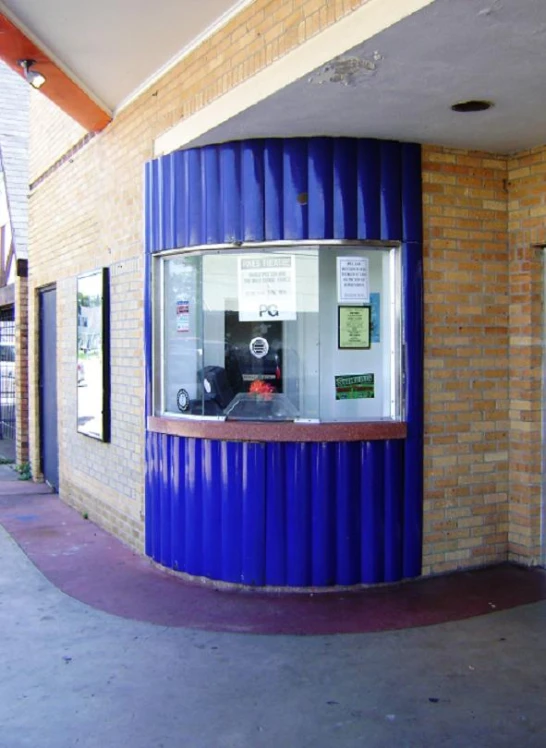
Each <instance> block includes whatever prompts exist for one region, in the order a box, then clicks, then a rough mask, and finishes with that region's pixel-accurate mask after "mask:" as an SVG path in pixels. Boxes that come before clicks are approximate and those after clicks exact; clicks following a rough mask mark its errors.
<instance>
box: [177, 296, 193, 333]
mask: <svg viewBox="0 0 546 748" xmlns="http://www.w3.org/2000/svg"><path fill="white" fill-rule="evenodd" d="M189 331H190V302H189V301H177V302H176V332H189Z"/></svg>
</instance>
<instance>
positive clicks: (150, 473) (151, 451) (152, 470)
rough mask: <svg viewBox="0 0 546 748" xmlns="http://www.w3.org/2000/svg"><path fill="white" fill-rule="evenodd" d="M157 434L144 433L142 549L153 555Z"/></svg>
mask: <svg viewBox="0 0 546 748" xmlns="http://www.w3.org/2000/svg"><path fill="white" fill-rule="evenodd" d="M156 438H157V434H154V433H153V432H150V431H149V432H147V433H146V474H145V478H144V481H145V482H144V489H145V494H144V512H145V518H146V532H145V537H144V550H145V552H146V555H147V556H150V558H153V559H154V560H155V559H156V557H155V547H154V546H155V527H156V516H157V509H156V506H155V502H156V501H157V496H158V492H157V465H156V449H155V441H156Z"/></svg>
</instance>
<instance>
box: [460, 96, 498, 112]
mask: <svg viewBox="0 0 546 748" xmlns="http://www.w3.org/2000/svg"><path fill="white" fill-rule="evenodd" d="M492 106H494V105H493V102H492V101H485V100H482V99H470V100H469V101H458V102H457V103H456V104H453V105H452V106H451V108H452V110H453V111H454V112H485V111H486V110H487V109H491V107H492Z"/></svg>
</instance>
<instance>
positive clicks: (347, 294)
mask: <svg viewBox="0 0 546 748" xmlns="http://www.w3.org/2000/svg"><path fill="white" fill-rule="evenodd" d="M337 301H338V304H369V303H370V269H369V261H368V258H367V257H338V258H337Z"/></svg>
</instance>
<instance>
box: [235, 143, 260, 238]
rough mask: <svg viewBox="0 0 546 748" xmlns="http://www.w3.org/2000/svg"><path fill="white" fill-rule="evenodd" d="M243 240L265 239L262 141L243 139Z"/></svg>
mask: <svg viewBox="0 0 546 748" xmlns="http://www.w3.org/2000/svg"><path fill="white" fill-rule="evenodd" d="M241 164H242V168H241V176H242V189H241V198H242V203H241V204H242V210H243V240H244V241H245V242H263V241H264V239H265V206H264V193H265V188H264V143H263V140H253V141H245V142H244V143H243V144H242V145H241Z"/></svg>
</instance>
